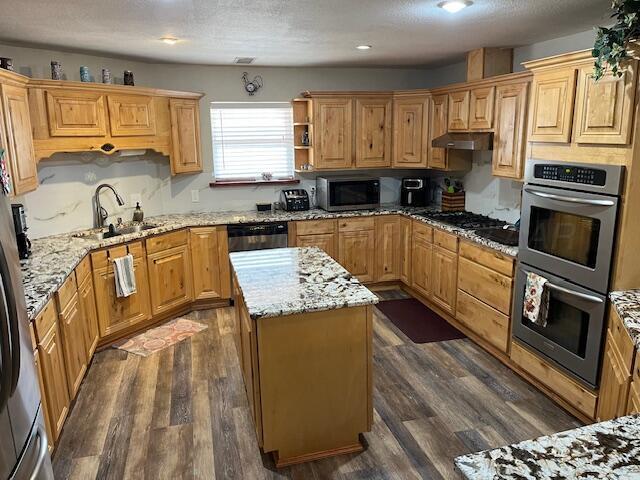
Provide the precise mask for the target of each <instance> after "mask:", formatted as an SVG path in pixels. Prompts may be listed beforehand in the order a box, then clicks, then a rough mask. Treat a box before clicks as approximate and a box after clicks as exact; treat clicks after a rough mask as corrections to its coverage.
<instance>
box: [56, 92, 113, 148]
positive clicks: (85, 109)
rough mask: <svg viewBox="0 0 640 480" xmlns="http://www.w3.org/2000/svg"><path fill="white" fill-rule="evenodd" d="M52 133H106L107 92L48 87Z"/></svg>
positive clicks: (59, 134) (77, 135)
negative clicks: (50, 88)
mask: <svg viewBox="0 0 640 480" xmlns="http://www.w3.org/2000/svg"><path fill="white" fill-rule="evenodd" d="M46 99H47V115H48V119H49V122H48V123H49V134H50V135H51V136H52V137H104V136H106V135H107V126H106V111H105V95H104V94H103V93H102V92H88V91H84V90H82V91H80V90H47V91H46Z"/></svg>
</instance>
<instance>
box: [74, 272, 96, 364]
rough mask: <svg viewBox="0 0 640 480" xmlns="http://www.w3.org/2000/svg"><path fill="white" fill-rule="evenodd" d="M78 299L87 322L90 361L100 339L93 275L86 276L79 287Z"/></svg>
mask: <svg viewBox="0 0 640 480" xmlns="http://www.w3.org/2000/svg"><path fill="white" fill-rule="evenodd" d="M78 301H79V302H80V312H81V313H82V320H83V322H84V324H85V328H84V333H85V348H86V351H87V362H89V361H91V358H92V357H93V354H94V353H95V351H96V347H97V346H98V340H100V331H99V329H98V312H97V310H96V294H95V290H94V288H93V278H92V276H91V275H88V276H86V277H85V279H84V280H83V281H82V283H81V284H80V286H79V287H78Z"/></svg>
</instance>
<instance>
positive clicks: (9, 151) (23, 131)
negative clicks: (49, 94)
mask: <svg viewBox="0 0 640 480" xmlns="http://www.w3.org/2000/svg"><path fill="white" fill-rule="evenodd" d="M2 110H3V111H4V127H5V132H6V152H5V153H6V160H7V163H8V165H9V170H10V172H11V179H12V182H13V193H14V194H15V195H20V194H23V193H26V192H30V191H32V190H35V189H36V188H37V187H38V170H37V167H36V157H35V151H34V148H33V136H32V132H31V119H30V117H29V99H28V95H27V89H26V88H25V87H17V86H13V85H2ZM1 128H2V127H0V129H1ZM0 140H2V135H0Z"/></svg>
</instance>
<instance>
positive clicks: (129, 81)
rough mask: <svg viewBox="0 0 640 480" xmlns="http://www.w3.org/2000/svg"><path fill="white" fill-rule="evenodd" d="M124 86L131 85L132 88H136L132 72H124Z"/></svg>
mask: <svg viewBox="0 0 640 480" xmlns="http://www.w3.org/2000/svg"><path fill="white" fill-rule="evenodd" d="M124 84H125V85H130V86H132V87H133V86H134V82H133V72H132V71H131V70H125V71H124Z"/></svg>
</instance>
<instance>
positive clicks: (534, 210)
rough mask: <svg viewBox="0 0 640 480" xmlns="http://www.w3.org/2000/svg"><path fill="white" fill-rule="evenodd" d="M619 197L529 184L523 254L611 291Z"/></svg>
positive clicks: (527, 260) (538, 264) (522, 231)
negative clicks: (610, 275) (609, 287)
mask: <svg viewBox="0 0 640 480" xmlns="http://www.w3.org/2000/svg"><path fill="white" fill-rule="evenodd" d="M617 211H618V198H617V197H613V196H604V195H596V194H593V193H586V192H578V191H567V190H561V189H558V188H551V187H543V186H538V185H526V186H525V187H524V189H523V193H522V217H521V218H522V220H521V225H520V241H519V244H520V250H519V252H518V259H519V260H520V261H521V262H524V263H526V264H528V265H535V266H536V267H539V268H541V269H542V270H545V271H548V272H553V273H555V274H557V275H559V276H561V277H563V278H565V279H575V281H577V280H578V279H579V281H580V283H581V284H582V285H584V286H586V287H589V288H592V289H594V290H596V291H598V292H601V293H606V292H607V288H608V286H609V273H610V267H611V255H612V252H613V242H614V236H615V230H616V217H617Z"/></svg>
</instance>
